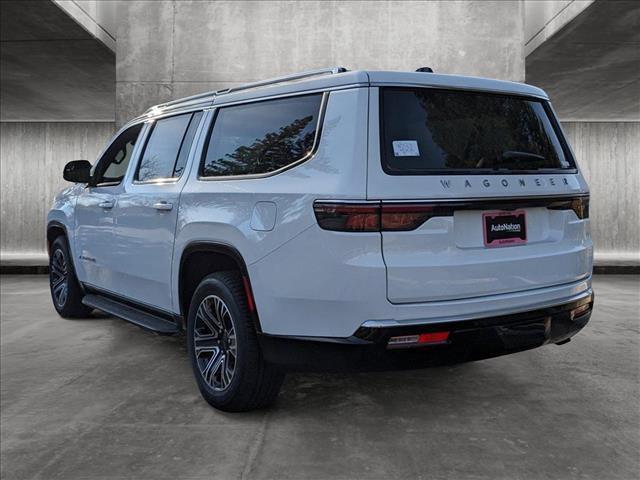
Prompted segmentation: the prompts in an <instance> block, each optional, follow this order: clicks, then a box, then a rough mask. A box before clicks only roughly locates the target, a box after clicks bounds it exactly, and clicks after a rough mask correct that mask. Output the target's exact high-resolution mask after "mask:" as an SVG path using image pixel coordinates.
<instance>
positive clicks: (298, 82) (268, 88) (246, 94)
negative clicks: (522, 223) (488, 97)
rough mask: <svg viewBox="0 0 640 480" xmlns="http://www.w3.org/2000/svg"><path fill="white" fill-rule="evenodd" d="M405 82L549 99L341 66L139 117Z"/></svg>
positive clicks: (510, 86) (527, 88) (450, 79)
mask: <svg viewBox="0 0 640 480" xmlns="http://www.w3.org/2000/svg"><path fill="white" fill-rule="evenodd" d="M384 85H405V86H423V87H433V88H443V89H445V88H446V89H460V90H475V91H483V92H492V93H506V94H511V95H523V96H529V97H537V98H542V99H545V100H546V99H548V97H547V94H546V93H545V92H544V91H543V90H541V89H539V88H537V87H534V86H531V85H527V84H524V83H518V82H509V81H504V80H494V79H491V78H482V77H469V76H464V75H444V74H439V73H425V72H397V71H373V70H372V71H365V70H354V71H348V70H346V69H344V68H341V67H333V68H325V69H319V70H311V71H308V72H301V73H297V74H293V75H288V76H284V77H277V78H274V79H270V80H264V81H260V82H254V83H249V84H245V85H240V86H238V87H231V88H228V89H225V90H218V91H213V92H206V93H202V94H200V95H194V96H192V97H186V98H182V99H179V100H174V101H172V102H168V103H162V104H159V105H155V106H153V107H151V108H150V109H149V110H147V111H146V112H145V113H144V114H143V115H142V116H141V117H138V119H140V118H148V117H154V116H157V115H163V114H168V113H173V112H177V111H181V110H192V109H196V108H206V107H212V106H215V105H224V104H227V103H232V102H234V103H235V102H240V101H246V100H254V99H259V98H267V97H274V96H278V95H284V94H289V93H300V92H306V91H309V92H312V91H322V90H329V89H331V90H335V89H341V88H352V87H355V86H384Z"/></svg>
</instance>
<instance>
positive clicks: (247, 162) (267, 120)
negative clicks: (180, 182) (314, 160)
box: [200, 94, 322, 178]
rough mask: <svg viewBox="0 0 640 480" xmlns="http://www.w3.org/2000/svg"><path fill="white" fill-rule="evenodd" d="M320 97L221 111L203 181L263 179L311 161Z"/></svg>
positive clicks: (217, 116) (205, 157) (215, 126)
mask: <svg viewBox="0 0 640 480" xmlns="http://www.w3.org/2000/svg"><path fill="white" fill-rule="evenodd" d="M321 104H322V94H312V95H304V96H297V97H288V98H280V99H274V100H263V101H259V102H255V103H247V104H242V105H233V106H229V107H220V108H219V109H218V111H217V114H216V118H215V121H214V124H213V128H212V129H211V132H210V136H209V139H208V142H207V147H206V152H205V154H204V158H203V162H202V166H201V168H200V175H201V177H204V178H206V177H227V176H238V175H260V174H267V173H271V172H276V171H278V170H281V169H283V168H285V167H288V166H290V165H292V164H295V163H297V162H299V161H301V160H303V159H305V158H307V157H308V156H309V155H310V154H311V153H312V151H313V148H314V146H315V143H316V136H317V130H318V128H319V125H318V123H319V121H318V120H319V118H320V113H321V112H320V110H321Z"/></svg>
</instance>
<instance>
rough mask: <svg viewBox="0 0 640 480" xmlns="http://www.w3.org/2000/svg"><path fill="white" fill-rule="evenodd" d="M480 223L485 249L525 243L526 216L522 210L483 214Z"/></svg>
mask: <svg viewBox="0 0 640 480" xmlns="http://www.w3.org/2000/svg"><path fill="white" fill-rule="evenodd" d="M482 223H483V225H484V245H485V246H486V247H505V246H508V245H522V244H523V243H527V214H526V212H525V211H524V210H513V211H497V212H485V213H483V214H482Z"/></svg>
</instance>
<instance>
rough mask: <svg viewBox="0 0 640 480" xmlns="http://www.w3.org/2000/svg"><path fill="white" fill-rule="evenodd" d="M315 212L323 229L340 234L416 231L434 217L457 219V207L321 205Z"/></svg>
mask: <svg viewBox="0 0 640 480" xmlns="http://www.w3.org/2000/svg"><path fill="white" fill-rule="evenodd" d="M313 210H314V212H315V214H316V219H317V220H318V224H319V225H320V227H322V228H323V229H325V230H333V231H337V232H380V231H383V232H388V231H396V232H397V231H408V230H415V229H416V228H418V227H419V226H420V225H422V224H423V223H424V222H426V221H427V220H429V219H430V218H431V217H434V216H447V215H453V207H443V206H437V205H421V204H382V205H381V204H380V203H333V202H317V203H315V204H314V205H313Z"/></svg>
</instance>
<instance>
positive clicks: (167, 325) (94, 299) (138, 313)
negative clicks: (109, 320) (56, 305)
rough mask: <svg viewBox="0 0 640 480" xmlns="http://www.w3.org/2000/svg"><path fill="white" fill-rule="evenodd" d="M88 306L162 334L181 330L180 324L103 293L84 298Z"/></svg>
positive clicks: (83, 300)
mask: <svg viewBox="0 0 640 480" xmlns="http://www.w3.org/2000/svg"><path fill="white" fill-rule="evenodd" d="M82 303H84V304H85V305H86V306H88V307H92V308H95V309H97V310H102V311H103V312H106V313H109V314H111V315H114V316H116V317H119V318H122V319H123V320H126V321H127V322H130V323H133V324H134V325H138V326H139V327H142V328H145V329H147V330H151V331H152V332H156V333H160V334H162V335H170V334H173V333H178V332H179V331H180V329H179V327H178V325H176V324H175V323H173V322H170V321H169V320H166V319H164V318H162V317H159V316H157V315H154V314H152V313H147V312H143V311H142V310H138V309H137V308H134V307H130V306H129V305H125V304H124V303H120V302H118V301H116V300H112V299H110V298H107V297H104V296H102V295H96V294H89V295H85V297H84V298H83V299H82Z"/></svg>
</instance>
